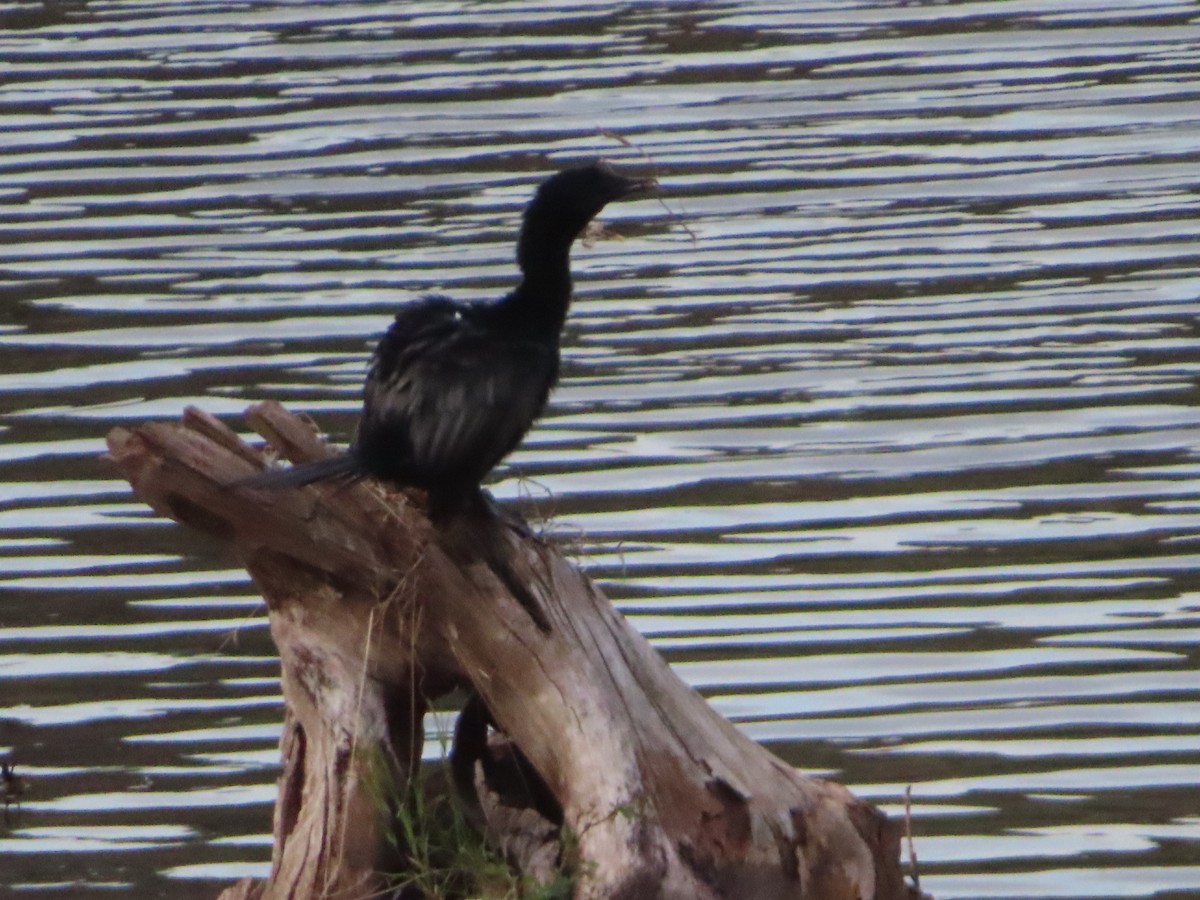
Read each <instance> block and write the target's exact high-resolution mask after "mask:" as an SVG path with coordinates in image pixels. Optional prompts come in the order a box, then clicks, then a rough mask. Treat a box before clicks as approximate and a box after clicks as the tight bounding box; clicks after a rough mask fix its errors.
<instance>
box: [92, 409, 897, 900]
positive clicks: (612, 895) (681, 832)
mask: <svg viewBox="0 0 1200 900" xmlns="http://www.w3.org/2000/svg"><path fill="white" fill-rule="evenodd" d="M247 419H248V421H249V422H250V424H251V426H252V427H253V428H254V429H255V430H256V431H258V432H259V433H260V434H262V435H263V437H265V438H266V440H267V444H268V445H269V447H270V448H271V449H272V450H273V451H274V452H275V453H276V454H278V455H280V456H283V457H286V458H288V459H290V460H292V461H293V462H304V461H308V460H312V459H319V458H322V457H324V456H326V455H327V454H328V453H329V452H330V450H329V448H328V447H327V446H326V445H325V444H324V443H323V442H322V441H321V440H320V439H319V438H318V437H317V435H316V432H315V430H314V429H313V428H312V426H311V424H310V423H308V422H307V421H306V420H304V419H301V418H299V417H296V416H293V415H291V414H289V413H287V412H286V411H285V410H284V409H283V408H282V407H280V406H279V405H277V404H263V405H260V406H256V407H253V408H251V409H250V410H249V411H248V412H247ZM108 442H109V451H110V457H111V459H112V460H113V461H114V462H115V464H116V465H117V466H118V468H119V469H120V470H121V471H122V473H123V474H124V475H125V476H126V477H127V478H128V479H129V481H130V483H131V485H132V486H133V489H134V491H135V493H136V494H137V495H138V496H139V497H140V498H141V499H142V500H144V501H145V502H146V503H148V504H149V505H150V506H152V507H153V508H154V509H155V510H156V511H158V512H159V513H160V514H162V515H165V516H169V517H171V518H173V519H175V520H176V521H179V522H182V523H184V524H187V525H191V526H194V527H196V528H198V529H200V530H202V531H204V532H207V533H208V534H211V535H216V536H218V537H220V538H222V539H224V540H226V541H228V542H229V543H230V544H231V545H232V547H233V548H234V550H235V551H236V552H237V553H238V554H239V556H240V557H241V559H242V561H243V562H244V564H245V565H246V568H247V570H248V571H249V572H250V574H251V576H252V577H253V579H254V581H255V583H256V584H257V586H258V588H259V589H260V590H261V592H262V594H263V597H264V598H265V599H266V601H267V605H268V609H269V615H270V625H271V634H272V637H273V638H274V640H275V643H276V645H277V646H278V648H279V655H280V660H281V663H282V670H283V694H284V700H285V703H286V720H285V727H284V734H283V739H282V742H281V751H282V755H283V775H282V777H281V779H280V788H279V797H278V800H277V802H276V808H275V820H274V838H275V844H274V855H273V864H272V869H271V874H270V877H269V878H268V879H267V880H266V881H264V882H252V881H249V880H247V881H244V882H241V883H239V884H238V885H235V886H233V887H231V888H229V889H228V890H226V891H225V893H224V894H223V895H222V897H223V898H224V900H234V898H271V900H277V898H279V900H281V898H296V900H300V898H323V897H328V898H335V897H336V898H341V900H356V898H367V897H379V896H387V895H388V892H389V887H388V885H387V883H386V879H385V877H384V875H383V874H382V873H384V872H396V871H397V870H398V868H399V867H400V866H402V865H403V860H402V859H398V858H397V857H396V851H395V850H394V849H393V847H394V844H395V841H394V840H393V841H389V840H388V839H387V837H388V835H387V833H386V832H387V831H388V830H389V829H392V828H394V820H393V819H392V818H391V817H389V816H388V815H387V810H386V808H385V807H386V799H385V800H384V802H383V803H382V804H381V798H380V796H379V787H378V786H379V784H380V783H388V784H394V785H397V786H401V787H402V786H404V785H406V784H407V783H408V781H409V778H410V777H411V776H412V774H413V773H414V771H415V769H416V766H417V765H418V764H419V759H420V749H421V746H422V741H423V739H424V731H423V728H422V718H423V715H424V713H425V712H426V710H427V709H428V707H429V704H430V703H432V702H434V701H436V700H437V699H438V698H440V697H442V696H444V695H445V694H447V693H448V692H450V691H453V690H456V689H457V690H461V691H464V692H465V693H466V695H467V696H468V698H469V699H468V702H467V703H466V706H465V709H464V710H463V713H462V714H461V716H460V720H459V722H458V726H457V728H456V731H455V739H454V746H453V749H452V765H451V770H452V774H453V782H454V784H455V785H456V787H457V789H458V790H459V792H460V793H461V794H462V796H463V799H464V801H465V802H466V804H467V805H468V808H469V809H470V810H471V815H472V818H473V821H475V822H477V823H478V825H479V826H480V828H481V829H482V830H483V831H484V832H485V834H486V835H487V837H488V840H489V842H491V843H492V844H494V845H495V846H497V847H499V848H501V849H503V850H504V852H505V853H506V854H507V855H508V857H509V858H510V860H512V861H513V862H514V864H515V865H516V866H518V867H519V868H520V869H521V870H522V871H525V872H528V873H531V874H534V875H537V876H539V877H543V878H544V877H548V876H549V874H550V873H551V872H553V871H554V869H555V868H556V867H557V866H559V865H560V864H562V863H563V862H564V861H565V862H570V863H572V864H573V865H574V867H575V871H576V872H577V880H576V888H575V897H576V898H579V900H593V898H594V900H600V898H604V900H618V898H626V900H642V898H646V900H658V898H661V900H668V898H670V900H715V898H762V900H772V898H789V900H909V898H912V897H915V896H916V893H915V892H914V891H912V889H911V888H910V887H909V886H908V885H906V884H905V881H904V879H903V876H902V873H901V869H900V863H899V832H898V829H897V828H896V827H895V826H894V825H893V824H892V823H890V822H889V821H888V820H887V819H886V818H885V817H884V815H883V814H882V813H881V812H879V811H878V810H876V809H875V808H874V807H872V806H870V805H869V804H867V803H864V802H863V801H860V800H858V799H857V798H855V797H854V796H853V795H851V794H850V793H849V792H848V791H847V790H846V789H845V788H843V787H841V786H839V785H837V784H834V783H832V782H828V781H823V780H820V779H815V778H807V777H804V776H801V775H799V774H798V773H797V772H796V771H795V770H794V769H793V768H792V767H790V766H788V765H786V764H784V763H783V762H781V761H780V760H778V759H777V758H776V757H774V756H773V755H771V754H770V753H769V752H768V751H766V750H765V749H764V748H762V747H761V746H759V745H757V744H755V743H754V742H753V741H751V740H749V739H748V738H746V737H745V736H744V735H743V734H742V733H741V732H739V731H738V730H737V729H736V728H734V727H733V726H732V725H731V724H730V723H729V722H727V721H726V720H725V719H723V718H721V717H720V716H719V715H717V714H716V713H715V712H714V711H713V710H712V709H711V707H709V706H708V704H707V703H705V702H704V700H703V699H702V698H701V697H700V696H699V695H698V694H697V693H695V692H694V691H693V690H692V689H691V688H689V687H688V686H687V685H685V684H684V683H683V682H682V681H681V680H680V679H679V678H678V677H676V676H675V675H674V674H673V673H672V671H671V670H670V668H669V667H668V666H667V665H666V664H665V663H664V662H663V660H662V659H661V658H660V657H659V655H658V654H657V653H656V652H655V651H654V650H653V649H651V648H650V646H649V645H648V644H647V643H646V641H645V640H644V639H643V638H642V637H641V636H640V635H639V634H638V633H637V632H636V631H635V630H634V629H633V628H632V627H630V626H629V624H628V623H627V622H626V621H625V619H624V618H623V617H622V616H621V615H620V614H619V613H618V612H617V611H616V610H615V609H614V608H613V607H612V605H611V604H610V603H609V602H608V601H607V600H606V599H605V597H604V596H603V595H602V594H601V593H600V591H599V590H598V589H597V588H596V586H595V585H594V584H592V582H591V581H589V580H588V579H587V577H586V576H585V575H584V574H583V573H581V572H580V571H579V570H578V569H577V568H576V567H575V566H574V565H572V564H571V563H570V562H568V561H567V560H566V559H565V558H564V557H563V556H562V555H561V554H560V553H559V552H558V551H556V550H555V548H554V547H553V546H551V545H549V544H547V543H546V542H544V541H543V540H541V539H539V538H538V537H536V536H535V535H533V534H532V533H531V532H530V531H529V530H528V528H527V527H526V526H525V525H524V523H522V522H521V521H519V520H518V519H516V518H515V517H513V516H512V515H511V514H506V513H502V512H500V511H498V510H497V509H496V508H495V507H494V506H491V505H484V506H481V507H480V508H478V509H476V510H473V511H470V512H464V513H461V514H456V515H454V516H450V517H447V518H444V519H439V520H438V521H437V523H436V524H434V523H431V521H430V520H429V518H428V516H427V515H426V514H425V512H424V508H423V504H422V503H421V502H420V498H419V497H414V496H409V495H408V494H406V493H403V492H398V491H393V490H390V489H388V488H385V487H383V486H381V485H378V484H375V483H365V484H359V485H354V486H351V487H339V486H322V485H317V486H312V487H307V488H302V489H294V490H284V491H277V492H265V491H256V490H251V489H247V488H242V487H237V486H236V484H235V483H236V482H237V481H238V480H239V479H241V478H245V477H247V476H249V475H252V474H254V473H256V472H257V471H259V470H260V469H261V468H262V467H263V466H264V465H265V464H266V461H265V458H264V455H263V453H262V451H260V450H259V449H256V448H254V447H251V446H250V445H248V444H247V443H245V442H243V441H242V440H241V439H240V438H239V437H238V436H237V435H236V434H235V433H234V432H233V431H231V430H230V429H229V428H227V427H226V426H225V425H224V424H222V423H221V422H219V421H218V420H216V419H214V418H213V417H211V416H209V415H207V414H205V413H203V412H201V411H199V410H195V409H189V410H188V411H187V412H186V414H185V415H184V417H183V419H182V421H180V422H177V423H152V424H147V425H144V426H142V427H140V428H136V429H133V430H126V429H122V428H117V429H114V430H113V431H112V432H111V433H110V434H109V438H108ZM231 485H232V486H231ZM401 793H402V792H401ZM564 826H565V829H564ZM564 834H570V835H572V836H573V839H572V840H570V841H568V842H565V843H566V846H564V842H563V841H562V836H563V835H564ZM566 856H569V857H571V859H569V860H564V857H566Z"/></svg>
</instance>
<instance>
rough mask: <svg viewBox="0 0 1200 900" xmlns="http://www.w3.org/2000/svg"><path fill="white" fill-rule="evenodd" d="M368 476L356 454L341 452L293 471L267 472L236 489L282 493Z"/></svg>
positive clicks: (242, 482)
mask: <svg viewBox="0 0 1200 900" xmlns="http://www.w3.org/2000/svg"><path fill="white" fill-rule="evenodd" d="M368 474H369V473H368V472H367V470H366V469H364V468H363V466H362V463H361V462H360V461H359V460H358V457H357V456H355V455H354V454H353V453H339V454H338V455H337V456H331V457H329V458H328V459H321V460H317V461H316V462H310V463H301V464H300V465H298V466H292V467H291V468H290V469H268V470H266V471H265V472H260V473H259V474H257V475H251V476H250V477H249V478H243V479H241V480H240V481H237V482H235V485H236V486H237V487H244V488H254V489H260V490H282V489H283V488H294V487H303V486H304V485H306V484H313V483H315V482H317V481H337V482H343V483H345V484H351V483H353V482H355V481H360V480H362V479H363V478H366V477H367V475H368Z"/></svg>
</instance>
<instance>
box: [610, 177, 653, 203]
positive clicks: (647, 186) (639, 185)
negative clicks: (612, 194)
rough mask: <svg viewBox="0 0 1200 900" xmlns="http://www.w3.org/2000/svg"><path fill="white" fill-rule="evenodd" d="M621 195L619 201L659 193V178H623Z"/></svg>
mask: <svg viewBox="0 0 1200 900" xmlns="http://www.w3.org/2000/svg"><path fill="white" fill-rule="evenodd" d="M622 180H623V181H624V182H625V183H624V184H623V185H621V193H620V194H619V195H618V197H617V199H618V200H628V199H632V198H634V197H645V196H648V195H650V194H653V193H656V192H657V191H658V179H657V178H623V179H622Z"/></svg>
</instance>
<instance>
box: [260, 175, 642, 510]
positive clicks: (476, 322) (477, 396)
mask: <svg viewBox="0 0 1200 900" xmlns="http://www.w3.org/2000/svg"><path fill="white" fill-rule="evenodd" d="M655 186H656V183H655V181H654V180H653V179H636V178H628V177H626V176H624V175H620V174H618V173H617V172H615V171H614V170H613V169H612V167H611V166H609V165H608V164H607V163H606V162H603V161H600V162H594V163H590V164H588V165H584V166H579V167H577V168H571V169H566V170H564V171H562V172H559V173H558V174H556V175H553V176H552V177H550V178H549V179H547V180H546V181H544V182H543V183H542V184H541V186H540V187H539V188H538V190H537V193H536V194H535V195H534V198H533V200H532V201H531V202H530V204H529V206H528V207H527V208H526V210H525V217H524V222H523V224H522V226H521V234H520V238H519V240H518V242H517V265H518V266H519V267H520V269H521V281H520V283H519V284H518V285H517V286H516V288H515V289H514V290H513V291H512V292H511V293H509V294H508V295H507V296H505V297H504V298H503V299H502V300H499V301H493V302H456V301H454V300H450V299H448V298H446V297H439V296H434V297H426V298H423V299H421V300H418V301H415V302H413V303H412V304H409V305H408V306H406V307H404V308H403V309H402V310H401V311H400V313H399V314H398V315H397V316H396V320H395V321H394V322H393V323H392V325H391V327H390V328H389V329H388V331H387V333H386V334H385V335H384V336H383V339H382V340H381V341H380V342H379V345H378V347H376V349H375V355H374V358H373V360H372V361H371V367H370V370H369V371H368V373H367V381H366V386H365V389H364V392H363V412H362V418H361V419H360V421H359V424H358V431H357V432H356V434H355V436H354V440H353V441H352V442H351V444H350V447H349V448H348V449H347V451H346V452H345V453H342V454H339V455H337V456H333V457H331V458H329V459H327V460H322V461H320V462H314V463H307V464H303V465H299V466H295V467H293V468H291V469H286V470H283V471H278V472H267V473H264V474H262V475H259V476H256V477H253V478H250V479H247V480H246V481H245V482H242V484H245V485H248V486H251V487H264V488H275V487H296V486H300V485H305V484H310V483H312V482H315V481H321V480H328V479H334V480H339V481H343V482H351V481H357V480H359V479H362V478H367V477H374V478H380V479H384V480H386V481H390V482H392V483H393V484H396V485H400V486H403V487H418V488H423V489H425V490H426V491H428V493H429V495H430V502H431V506H433V507H435V508H441V509H445V508H452V507H454V506H456V505H458V504H460V503H462V502H463V501H465V500H467V499H469V498H470V497H472V496H474V495H475V494H476V493H477V489H478V487H479V484H480V482H481V481H482V480H483V478H484V477H485V476H486V475H487V474H488V472H490V471H491V470H492V469H493V468H494V467H495V466H496V464H497V463H499V462H500V460H502V459H503V458H504V457H505V456H507V455H508V454H509V453H510V452H511V451H512V450H513V448H515V447H516V446H517V444H518V443H519V442H520V441H521V438H523V437H524V436H525V433H526V432H527V431H528V430H529V428H530V426H532V425H533V423H534V421H535V420H536V419H537V418H538V416H540V415H541V413H542V410H543V409H544V408H545V406H546V400H547V398H548V397H549V395H550V390H551V388H553V386H554V384H555V381H556V380H557V378H558V368H559V342H560V338H561V334H562V327H563V322H564V320H565V319H566V315H567V307H568V306H569V305H570V302H571V272H570V250H571V244H572V243H573V242H574V241H575V238H576V237H578V236H579V234H580V233H581V232H582V231H583V230H584V228H586V227H587V224H588V223H589V222H590V221H591V220H592V218H593V217H594V216H595V215H596V214H597V213H599V212H600V210H602V209H603V208H604V206H605V205H606V204H608V203H610V202H612V201H614V200H621V199H624V198H626V197H633V196H636V195H641V194H644V193H646V192H648V191H650V190H652V189H653V188H654V187H655Z"/></svg>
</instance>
